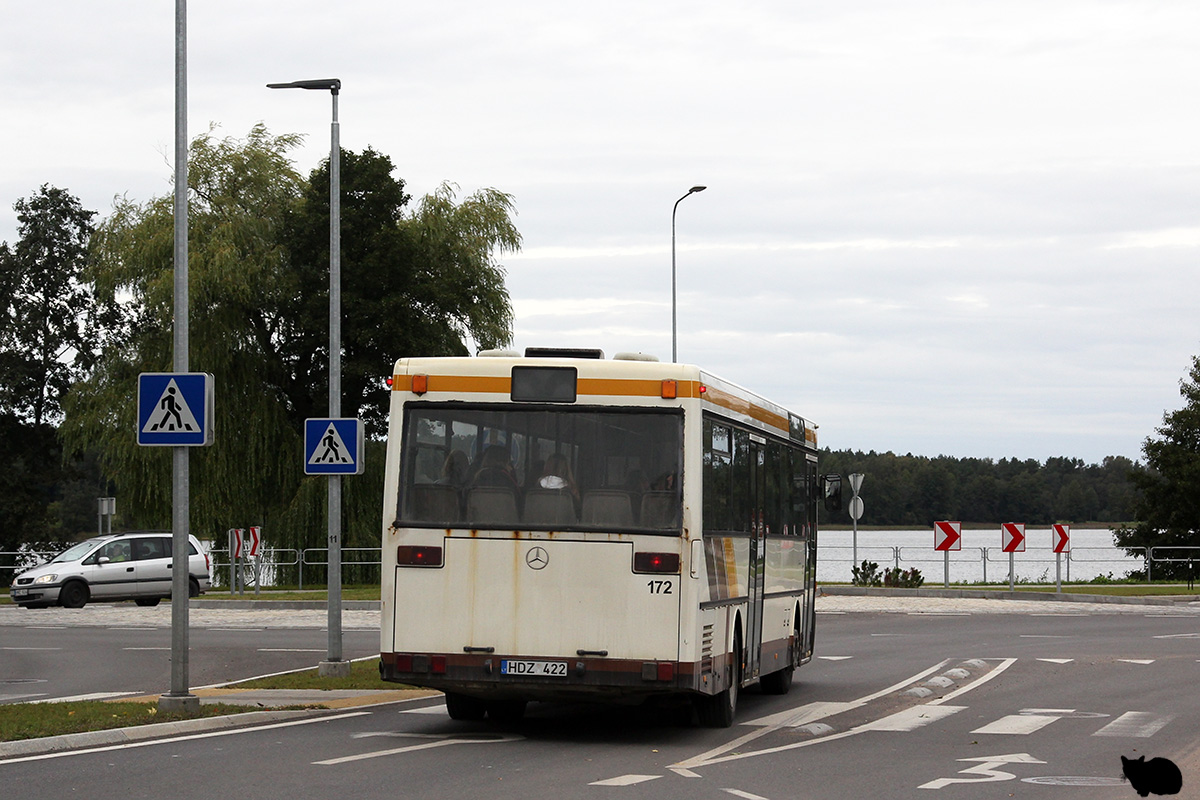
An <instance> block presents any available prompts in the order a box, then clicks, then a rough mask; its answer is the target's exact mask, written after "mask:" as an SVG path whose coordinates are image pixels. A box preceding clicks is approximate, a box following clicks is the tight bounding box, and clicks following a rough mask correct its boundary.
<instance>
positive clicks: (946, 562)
mask: <svg viewBox="0 0 1200 800" xmlns="http://www.w3.org/2000/svg"><path fill="white" fill-rule="evenodd" d="M942 559H943V564H942V566H943V567H944V568H945V575H944V576H943V577H942V588H943V589H949V588H950V551H949V550H943V551H942Z"/></svg>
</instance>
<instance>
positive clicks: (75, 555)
mask: <svg viewBox="0 0 1200 800" xmlns="http://www.w3.org/2000/svg"><path fill="white" fill-rule="evenodd" d="M102 541H104V540H103V539H88V540H87V541H86V542H80V543H79V544H77V545H75V546H74V547H72V548H70V549H68V550H64V551H62V552H61V553H59V554H58V555H56V556H55V557H54V558H52V559H50V560H49V561H48V562H47V563H48V564H61V563H63V562H65V561H78V560H79V559H81V558H83V557H84V556H85V555H87V554H88V552H89V551H90V550H91V549H92V548H93V547H95V546H96V545H98V544H99V543H100V542H102Z"/></svg>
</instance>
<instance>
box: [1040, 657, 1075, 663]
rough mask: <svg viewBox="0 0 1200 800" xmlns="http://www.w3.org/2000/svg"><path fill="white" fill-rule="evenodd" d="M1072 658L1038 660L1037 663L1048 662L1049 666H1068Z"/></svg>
mask: <svg viewBox="0 0 1200 800" xmlns="http://www.w3.org/2000/svg"><path fill="white" fill-rule="evenodd" d="M1074 660H1075V659H1073V658H1039V659H1038V661H1049V662H1050V663H1051V664H1070V663H1071V662H1072V661H1074Z"/></svg>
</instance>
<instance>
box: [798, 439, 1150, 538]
mask: <svg viewBox="0 0 1200 800" xmlns="http://www.w3.org/2000/svg"><path fill="white" fill-rule="evenodd" d="M1141 468H1142V467H1141V466H1140V465H1139V464H1137V463H1135V462H1133V461H1130V460H1129V459H1128V458H1124V457H1122V456H1109V457H1108V458H1105V459H1104V461H1103V462H1102V463H1100V464H1085V463H1084V462H1083V461H1081V460H1080V459H1077V458H1050V459H1047V460H1046V462H1045V463H1044V464H1043V463H1041V462H1039V461H1036V460H1034V459H1030V460H1027V461H1020V460H1018V459H1008V458H1002V459H1000V460H999V461H994V460H992V459H990V458H952V457H950V456H937V457H934V458H930V457H927V456H914V455H912V454H909V455H903V456H898V455H895V454H894V453H890V452H888V453H876V452H874V451H872V452H869V453H862V452H854V451H849V450H824V451H822V453H821V462H820V472H821V474H830V473H837V474H839V475H841V476H842V480H843V481H846V480H847V476H848V475H850V474H851V473H854V472H859V473H862V474H863V475H864V476H865V477H864V479H863V484H862V489H861V490H860V492H859V494H860V495H861V497H862V499H863V507H864V512H863V516H862V519H860V520H859V524H860V525H912V526H917V527H924V526H931V525H933V523H934V522H935V521H936V520H940V519H948V520H958V521H961V522H964V523H966V522H981V523H1001V522H1024V523H1026V524H1029V525H1048V524H1051V523H1054V522H1075V523H1079V522H1126V521H1130V520H1132V519H1133V518H1134V503H1135V499H1136V497H1137V490H1136V488H1135V487H1134V485H1133V484H1132V483H1131V482H1130V480H1129V473H1130V472H1131V471H1133V470H1135V469H1141ZM842 490H843V492H844V498H845V502H844V503H843V506H847V505H848V504H849V499H850V496H851V492H850V485H849V483H848V482H845V483H843V487H842ZM825 519H826V521H827V522H829V523H832V524H842V523H846V524H849V523H850V521H851V520H850V517H849V514H848V513H847V511H845V510H843V511H841V512H839V513H837V514H833V515H826V517H825Z"/></svg>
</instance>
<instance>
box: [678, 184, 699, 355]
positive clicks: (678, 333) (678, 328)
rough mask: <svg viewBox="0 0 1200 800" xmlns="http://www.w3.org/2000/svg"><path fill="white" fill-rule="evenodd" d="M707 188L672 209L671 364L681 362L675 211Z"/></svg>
mask: <svg viewBox="0 0 1200 800" xmlns="http://www.w3.org/2000/svg"><path fill="white" fill-rule="evenodd" d="M707 188H708V187H707V186H693V187H692V188H690V189H688V190H687V194H685V195H684V196H683V197H681V198H679V199H678V200H676V201H675V205H674V206H672V208H671V363H672V364H674V363H675V362H676V361H678V360H679V328H678V323H677V318H676V310H675V309H676V302H675V294H676V293H675V211H676V210H677V209H678V208H679V204H680V203H682V202H683V201H684V200H685V199H687V198H688V197H691V196H692V195H694V194H695V193H696V192H703V191H704V190H705V189H707Z"/></svg>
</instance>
